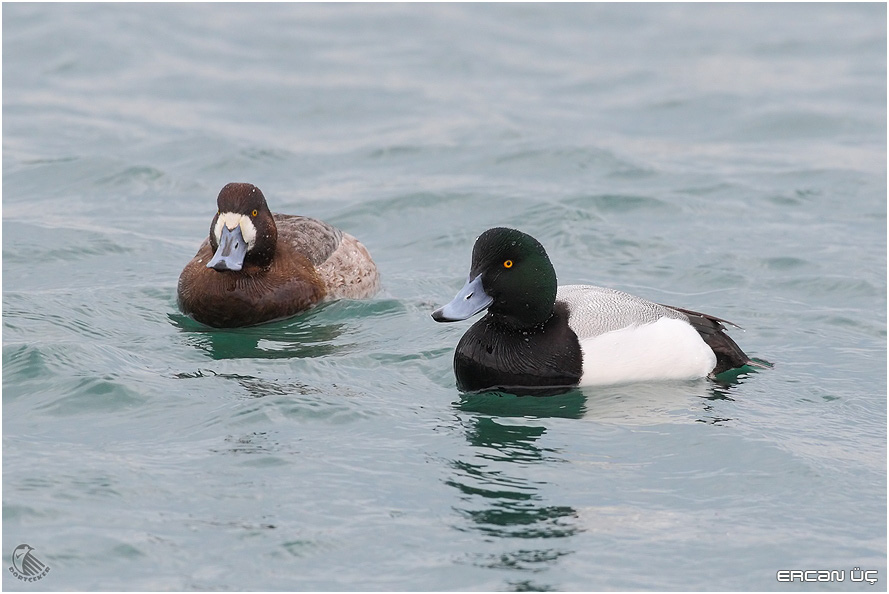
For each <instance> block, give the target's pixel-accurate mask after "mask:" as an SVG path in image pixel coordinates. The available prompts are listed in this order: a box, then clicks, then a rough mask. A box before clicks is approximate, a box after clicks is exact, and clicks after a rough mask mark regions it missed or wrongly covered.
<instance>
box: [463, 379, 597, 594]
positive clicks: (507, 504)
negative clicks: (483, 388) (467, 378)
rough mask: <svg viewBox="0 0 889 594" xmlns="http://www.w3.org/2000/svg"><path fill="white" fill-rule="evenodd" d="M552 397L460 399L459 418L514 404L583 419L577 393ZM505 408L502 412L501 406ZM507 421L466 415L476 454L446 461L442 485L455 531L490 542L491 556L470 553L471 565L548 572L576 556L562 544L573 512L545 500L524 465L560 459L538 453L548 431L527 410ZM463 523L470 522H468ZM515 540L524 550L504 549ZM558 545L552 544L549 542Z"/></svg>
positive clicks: (574, 528) (573, 529)
mask: <svg viewBox="0 0 889 594" xmlns="http://www.w3.org/2000/svg"><path fill="white" fill-rule="evenodd" d="M564 398H565V400H564V401H563V402H561V403H559V402H557V400H558V398H547V399H540V398H528V397H525V398H519V397H515V396H512V395H504V394H497V393H488V394H472V395H464V396H463V397H462V399H461V401H460V403H458V407H459V408H460V409H461V410H462V411H471V412H475V411H479V410H486V411H488V412H489V413H490V412H493V410H494V409H496V408H497V407H498V404H499V407H500V408H501V410H503V409H504V408H505V409H509V408H510V405H515V404H518V403H522V404H527V405H528V406H533V407H534V408H535V410H536V412H537V415H539V416H546V415H545V414H542V413H543V412H544V408H549V409H550V410H551V412H553V413H555V414H554V415H553V416H562V417H569V418H579V417H580V416H583V410H584V409H583V401H584V397H583V395H582V394H580V393H577V392H575V393H572V394H570V395H565V397H564ZM504 405H505V406H504ZM519 409H520V412H518V413H516V412H515V410H513V412H512V413H511V414H513V415H515V417H514V421H515V422H511V421H512V420H513V419H504V418H503V417H492V416H489V415H488V414H485V413H483V414H472V416H469V417H465V418H466V419H467V421H468V426H467V427H466V438H467V440H468V442H469V444H470V445H471V446H472V448H473V451H474V454H473V455H472V456H471V458H469V459H458V460H453V461H452V462H451V467H452V468H453V474H452V477H451V478H450V479H449V480H447V481H446V484H447V485H449V486H451V487H454V488H455V489H457V490H458V491H459V500H460V503H459V505H457V506H456V510H457V512H458V513H459V515H460V517H461V521H460V522H458V523H457V525H456V526H455V527H456V528H457V529H458V530H461V531H468V530H474V531H478V532H481V533H482V534H483V535H484V536H485V537H486V542H489V543H495V547H494V548H495V550H496V552H492V553H482V552H479V553H476V554H475V555H474V556H473V557H472V558H470V560H469V562H471V563H473V564H475V565H478V566H480V567H486V568H491V569H504V568H509V569H521V570H530V571H534V572H539V571H542V570H545V569H548V568H550V567H552V566H553V565H554V564H555V563H556V562H557V561H558V559H560V558H562V557H564V556H566V555H570V554H572V553H573V552H574V551H573V550H572V549H571V548H570V546H569V544H568V542H567V541H566V540H565V539H566V538H568V537H571V536H573V535H575V534H577V533H579V532H580V531H581V528H580V527H579V525H578V523H577V521H576V520H577V512H576V510H575V509H574V508H572V507H571V506H568V505H559V504H557V503H555V504H554V503H552V502H549V501H547V496H546V495H545V494H544V493H543V491H544V490H545V488H546V483H545V482H541V481H538V480H532V479H530V478H528V476H527V475H528V474H529V473H528V471H527V466H528V465H529V464H530V465H534V464H538V463H551V462H553V461H558V460H559V453H558V452H557V451H555V450H551V449H548V448H545V447H541V446H540V445H539V443H538V440H539V439H540V438H541V437H542V436H543V435H544V434H545V433H546V431H547V429H546V427H544V426H542V425H541V424H540V423H537V422H534V421H533V420H531V419H528V418H526V417H525V415H530V414H532V413H530V412H529V411H528V409H527V407H524V408H523V407H521V406H519ZM466 520H468V522H467V521H466ZM513 539H521V541H522V544H520V545H518V546H515V547H513V550H509V551H504V550H503V548H502V545H503V544H505V543H507V542H511V541H513ZM552 539H556V540H552ZM518 587H521V589H529V588H530V589H535V590H547V589H553V588H555V585H554V584H551V585H543V584H536V583H534V584H532V583H530V582H527V583H526V582H523V583H522V584H510V588H518Z"/></svg>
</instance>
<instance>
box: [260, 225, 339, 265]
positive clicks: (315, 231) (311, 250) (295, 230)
mask: <svg viewBox="0 0 889 594" xmlns="http://www.w3.org/2000/svg"><path fill="white" fill-rule="evenodd" d="M274 217H275V226H277V227H278V241H279V242H283V243H285V244H288V245H290V246H291V247H292V248H293V251H295V252H297V253H300V254H303V255H304V256H305V257H306V258H308V259H309V261H310V262H311V263H312V264H313V265H314V266H319V265H321V264H323V263H324V262H326V261H327V260H328V259H329V258H330V256H331V254H333V253H334V252H335V251H336V249H337V248H338V247H339V246H340V243H341V242H342V241H343V232H342V231H340V230H339V229H337V228H336V227H334V226H333V225H331V224H329V223H325V222H324V221H319V220H318V219H313V218H311V217H303V216H299V215H288V214H279V213H275V214H274Z"/></svg>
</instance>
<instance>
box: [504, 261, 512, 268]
mask: <svg viewBox="0 0 889 594" xmlns="http://www.w3.org/2000/svg"><path fill="white" fill-rule="evenodd" d="M503 267H504V268H512V260H507V261H506V262H504V263H503Z"/></svg>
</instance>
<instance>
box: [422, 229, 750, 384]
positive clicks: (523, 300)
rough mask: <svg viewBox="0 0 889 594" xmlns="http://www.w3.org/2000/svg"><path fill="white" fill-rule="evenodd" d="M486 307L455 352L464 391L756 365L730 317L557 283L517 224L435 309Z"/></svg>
mask: <svg viewBox="0 0 889 594" xmlns="http://www.w3.org/2000/svg"><path fill="white" fill-rule="evenodd" d="M483 309H487V310H488V313H487V315H485V316H484V317H483V318H482V319H481V320H479V321H478V322H476V323H475V324H474V325H473V326H472V327H471V328H470V329H469V330H468V331H467V332H466V334H464V335H463V338H462V339H460V342H459V344H458V345H457V350H456V352H455V353H454V373H455V374H456V376H457V387H458V388H459V389H460V390H463V391H470V392H472V391H479V390H488V389H505V390H508V391H511V392H519V393H534V392H546V391H553V389H566V388H570V387H574V386H578V385H581V386H589V385H607V384H617V383H624V382H634V381H649V380H666V379H692V378H699V377H704V376H708V375H709V376H714V375H716V374H719V373H722V372H724V371H727V370H729V369H734V368H737V367H743V366H744V365H757V364H756V363H754V362H752V361H751V360H750V358H749V357H747V355H746V354H744V352H743V351H742V350H741V349H740V348H739V347H738V345H737V344H735V342H734V341H733V340H732V339H731V338H729V336H728V335H727V334H725V332H724V330H725V328H724V326H723V325H722V324H723V323H728V324H731V322H726V321H725V320H721V319H719V318H715V317H713V316H709V315H707V314H701V313H697V312H693V311H689V310H685V309H679V308H675V307H668V306H664V305H659V304H657V303H652V302H650V301H646V300H645V299H641V298H639V297H634V296H633V295H629V294H627V293H624V292H622V291H617V290H614V289H605V288H601V287H594V286H590V285H566V286H561V287H557V285H556V272H555V270H554V269H553V265H552V263H551V262H550V260H549V257H548V256H547V255H546V250H544V249H543V246H542V245H540V243H539V242H538V241H537V240H536V239H534V238H533V237H531V236H530V235H527V234H525V233H522V232H521V231H516V230H515V229H505V228H495V229H489V230H487V231H485V232H484V233H483V234H482V235H481V236H480V237H479V238H478V239H477V240H476V242H475V246H474V247H473V250H472V268H471V270H470V272H469V280H468V281H467V283H466V286H464V287H463V289H461V290H460V292H459V293H457V296H456V297H454V299H453V301H451V302H450V303H448V304H447V305H445V306H443V307H441V308H439V309H437V310H435V312H433V314H432V317H433V319H435V320H436V321H437V322H453V321H457V320H465V319H466V318H468V317H470V316H472V315H474V314H476V313H478V312H480V311H481V310H483ZM732 325H733V324H732Z"/></svg>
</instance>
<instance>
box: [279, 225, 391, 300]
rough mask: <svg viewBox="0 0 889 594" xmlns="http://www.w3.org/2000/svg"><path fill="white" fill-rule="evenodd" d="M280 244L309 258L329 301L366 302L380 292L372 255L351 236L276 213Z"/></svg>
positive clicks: (377, 274)
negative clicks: (288, 245)
mask: <svg viewBox="0 0 889 594" xmlns="http://www.w3.org/2000/svg"><path fill="white" fill-rule="evenodd" d="M275 224H276V225H277V227H278V241H279V242H281V241H284V242H287V243H289V244H290V245H291V246H292V247H293V250H294V251H296V252H298V253H300V254H303V255H304V256H306V257H307V258H308V259H309V260H310V261H311V262H312V265H313V266H314V267H315V271H316V272H317V273H318V275H319V276H320V277H321V279H322V280H323V281H324V284H325V286H326V290H327V297H328V298H349V299H365V298H367V297H371V296H373V295H374V294H376V293H377V291H379V289H380V276H379V273H378V272H377V266H376V264H374V261H373V259H372V258H371V256H370V253H369V252H368V251H367V248H366V247H364V245H363V244H362V243H361V242H360V241H358V240H357V239H355V238H354V237H353V236H351V235H349V234H348V233H346V232H344V231H341V230H340V229H337V228H336V227H334V226H333V225H330V224H329V223H325V222H324V221H319V220H318V219H313V218H310V217H303V216H298V215H284V214H275Z"/></svg>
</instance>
